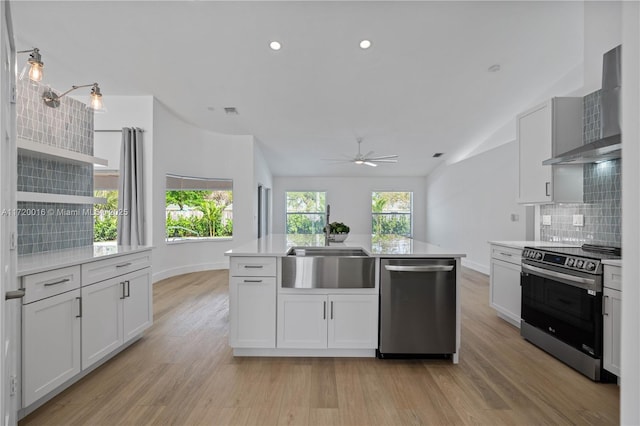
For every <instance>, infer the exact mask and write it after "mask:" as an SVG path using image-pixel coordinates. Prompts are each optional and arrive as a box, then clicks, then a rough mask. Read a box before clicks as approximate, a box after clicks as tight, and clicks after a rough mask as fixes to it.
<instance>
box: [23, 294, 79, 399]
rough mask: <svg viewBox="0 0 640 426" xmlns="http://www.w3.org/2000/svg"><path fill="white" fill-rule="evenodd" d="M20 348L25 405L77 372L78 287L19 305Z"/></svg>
mask: <svg viewBox="0 0 640 426" xmlns="http://www.w3.org/2000/svg"><path fill="white" fill-rule="evenodd" d="M27 292H28V290H27ZM22 351H23V358H22V386H23V388H22V399H23V401H22V402H23V405H24V406H27V405H29V404H31V403H33V402H35V401H36V400H38V399H39V398H41V397H42V396H44V395H46V394H47V393H49V392H50V391H52V390H53V389H55V388H56V387H58V386H60V385H61V384H63V383H64V382H66V381H67V380H69V379H70V378H72V377H73V376H75V375H76V374H78V373H79V372H80V290H79V289H76V290H72V291H68V292H66V293H62V294H58V295H56V296H52V297H48V298H46V299H42V300H39V301H36V302H33V303H29V304H26V305H24V306H23V307H22Z"/></svg>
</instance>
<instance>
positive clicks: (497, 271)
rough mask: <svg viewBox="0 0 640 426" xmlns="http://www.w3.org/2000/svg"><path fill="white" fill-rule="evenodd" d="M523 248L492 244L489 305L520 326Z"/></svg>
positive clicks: (501, 316)
mask: <svg viewBox="0 0 640 426" xmlns="http://www.w3.org/2000/svg"><path fill="white" fill-rule="evenodd" d="M521 261H522V249H520V248H513V247H505V246H500V245H495V244H492V245H491V270H490V280H489V305H490V306H491V307H492V308H493V309H495V310H496V311H497V313H498V316H499V317H500V318H502V319H504V320H506V321H507V322H509V323H511V324H513V325H515V326H516V327H518V328H519V327H520V309H521V297H522V296H521V288H520V272H521V270H522V267H521Z"/></svg>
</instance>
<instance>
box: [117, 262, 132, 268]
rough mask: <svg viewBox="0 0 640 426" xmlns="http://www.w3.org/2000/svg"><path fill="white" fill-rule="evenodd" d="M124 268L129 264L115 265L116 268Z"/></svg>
mask: <svg viewBox="0 0 640 426" xmlns="http://www.w3.org/2000/svg"><path fill="white" fill-rule="evenodd" d="M125 266H131V262H127V263H121V264H119V265H116V268H124V267H125Z"/></svg>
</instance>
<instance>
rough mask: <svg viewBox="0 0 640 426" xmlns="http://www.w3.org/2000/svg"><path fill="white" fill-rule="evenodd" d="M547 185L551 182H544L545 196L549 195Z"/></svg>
mask: <svg viewBox="0 0 640 426" xmlns="http://www.w3.org/2000/svg"><path fill="white" fill-rule="evenodd" d="M549 185H551V182H545V183H544V193H545V195H546V196H547V197H551V194H549Z"/></svg>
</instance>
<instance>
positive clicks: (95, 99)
mask: <svg viewBox="0 0 640 426" xmlns="http://www.w3.org/2000/svg"><path fill="white" fill-rule="evenodd" d="M89 108H91V109H92V110H94V111H98V110H102V109H103V108H104V105H103V104H102V93H100V87H99V86H98V83H94V85H93V87H92V88H91V95H90V96H89Z"/></svg>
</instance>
